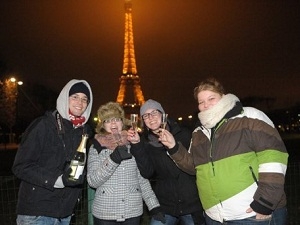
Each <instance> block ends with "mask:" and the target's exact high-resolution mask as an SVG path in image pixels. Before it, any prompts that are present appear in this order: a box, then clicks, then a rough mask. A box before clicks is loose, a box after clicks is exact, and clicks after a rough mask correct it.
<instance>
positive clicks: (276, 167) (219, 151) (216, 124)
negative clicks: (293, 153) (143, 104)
mask: <svg viewBox="0 0 300 225" xmlns="http://www.w3.org/2000/svg"><path fill="white" fill-rule="evenodd" d="M194 96H195V98H196V100H197V102H198V108H199V111H200V113H199V114H198V116H199V122H200V124H199V126H198V127H197V128H196V129H195V130H194V132H193V138H192V142H191V146H190V148H189V151H188V152H187V151H186V147H185V146H183V145H182V144H180V143H176V141H175V139H174V138H173V136H172V134H171V133H170V132H168V131H167V130H164V131H163V132H162V135H161V137H160V140H161V141H162V143H163V144H164V145H165V146H166V147H167V149H168V153H169V154H170V156H171V157H172V159H173V160H174V161H175V162H176V163H177V165H178V166H179V167H180V168H182V169H184V170H185V171H186V172H187V173H190V174H196V176H197V185H198V189H199V194H200V198H201V201H202V204H203V208H204V209H205V214H206V217H205V218H206V223H207V224H208V225H221V224H228V225H256V224H257V225H285V224H286V219H287V209H286V195H285V191H284V181H285V173H286V169H287V161H288V153H287V150H286V148H285V145H284V143H283V141H282V139H281V137H280V135H279V133H278V131H277V129H276V128H275V127H274V124H273V123H272V121H271V120H270V119H269V118H268V117H267V116H266V115H265V114H264V113H263V112H261V111H259V110H257V109H255V108H252V107H243V106H242V104H241V102H240V100H239V99H238V98H237V97H236V96H235V95H233V94H226V93H225V90H224V88H223V86H222V85H221V83H220V82H219V81H217V80H216V79H214V78H209V79H207V80H204V81H202V82H201V83H200V84H199V86H197V87H196V88H195V89H194Z"/></svg>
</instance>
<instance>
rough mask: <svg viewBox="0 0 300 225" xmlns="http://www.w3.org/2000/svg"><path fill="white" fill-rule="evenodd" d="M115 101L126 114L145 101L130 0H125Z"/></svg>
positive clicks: (135, 111)
mask: <svg viewBox="0 0 300 225" xmlns="http://www.w3.org/2000/svg"><path fill="white" fill-rule="evenodd" d="M117 102H118V103H119V104H121V105H122V106H123V108H124V110H125V113H126V114H127V115H128V114H130V113H139V109H140V106H141V105H142V104H143V103H144V102H145V100H144V95H143V92H142V89H141V85H140V78H139V76H138V74H137V68H136V61H135V54H134V43H133V29H132V4H131V0H125V38H124V60H123V72H122V75H121V77H120V88H119V92H118V97H117Z"/></svg>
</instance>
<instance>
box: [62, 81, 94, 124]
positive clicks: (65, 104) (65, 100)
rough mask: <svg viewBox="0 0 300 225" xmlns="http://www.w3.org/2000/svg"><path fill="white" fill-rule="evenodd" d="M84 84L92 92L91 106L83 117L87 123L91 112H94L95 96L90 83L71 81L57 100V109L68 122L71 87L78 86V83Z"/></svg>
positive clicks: (89, 105)
mask: <svg viewBox="0 0 300 225" xmlns="http://www.w3.org/2000/svg"><path fill="white" fill-rule="evenodd" d="M80 82H82V83H84V84H85V85H86V86H87V87H88V89H89V91H90V101H89V104H88V106H87V108H86V110H85V111H84V113H83V114H82V116H84V117H85V122H84V123H86V122H87V121H88V120H89V117H90V114H91V111H92V106H93V94H92V89H91V87H90V85H89V83H88V82H87V81H85V80H76V79H73V80H70V81H69V82H68V83H67V84H66V85H65V86H64V88H63V89H62V90H61V92H60V94H59V96H58V98H57V100H56V109H57V111H58V112H59V114H60V115H61V116H62V117H63V118H64V119H67V120H70V119H69V91H70V89H71V87H72V86H73V85H74V84H76V83H80Z"/></svg>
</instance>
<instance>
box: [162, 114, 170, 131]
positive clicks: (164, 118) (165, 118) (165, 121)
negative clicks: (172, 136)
mask: <svg viewBox="0 0 300 225" xmlns="http://www.w3.org/2000/svg"><path fill="white" fill-rule="evenodd" d="M167 121H168V114H167V113H162V114H161V124H160V127H161V128H162V129H166V126H167Z"/></svg>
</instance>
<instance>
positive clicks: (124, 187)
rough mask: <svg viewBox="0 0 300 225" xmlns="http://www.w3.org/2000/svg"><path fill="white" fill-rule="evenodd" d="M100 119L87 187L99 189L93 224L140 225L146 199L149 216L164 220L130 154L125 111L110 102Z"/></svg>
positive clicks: (94, 203)
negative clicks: (125, 127)
mask: <svg viewBox="0 0 300 225" xmlns="http://www.w3.org/2000/svg"><path fill="white" fill-rule="evenodd" d="M98 118H99V123H98V126H97V128H96V131H97V134H96V135H95V138H94V141H93V145H91V147H90V149H89V154H88V171H87V180H88V183H89V185H90V186H91V187H92V188H95V189H96V194H95V198H94V201H93V206H92V214H93V217H94V224H95V225H108V224H109V225H114V224H116V225H117V224H123V225H124V224H128V225H139V224H140V218H141V215H142V214H143V199H144V201H145V203H146V205H147V206H148V209H149V210H150V215H153V216H155V217H159V216H160V215H161V218H163V217H162V214H161V213H160V205H159V202H158V200H157V198H156V196H155V194H154V192H153V190H152V188H151V185H150V182H149V181H148V180H147V179H145V178H143V177H142V176H141V175H140V171H139V170H138V167H137V164H136V161H135V158H134V157H133V156H132V155H131V153H130V152H129V150H130V145H129V143H128V141H127V131H126V130H124V124H125V123H124V122H125V120H126V119H125V116H124V110H123V109H122V108H121V106H120V105H119V104H118V103H115V102H109V103H107V104H105V105H102V106H100V108H99V109H98ZM116 136H117V137H118V138H116Z"/></svg>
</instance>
